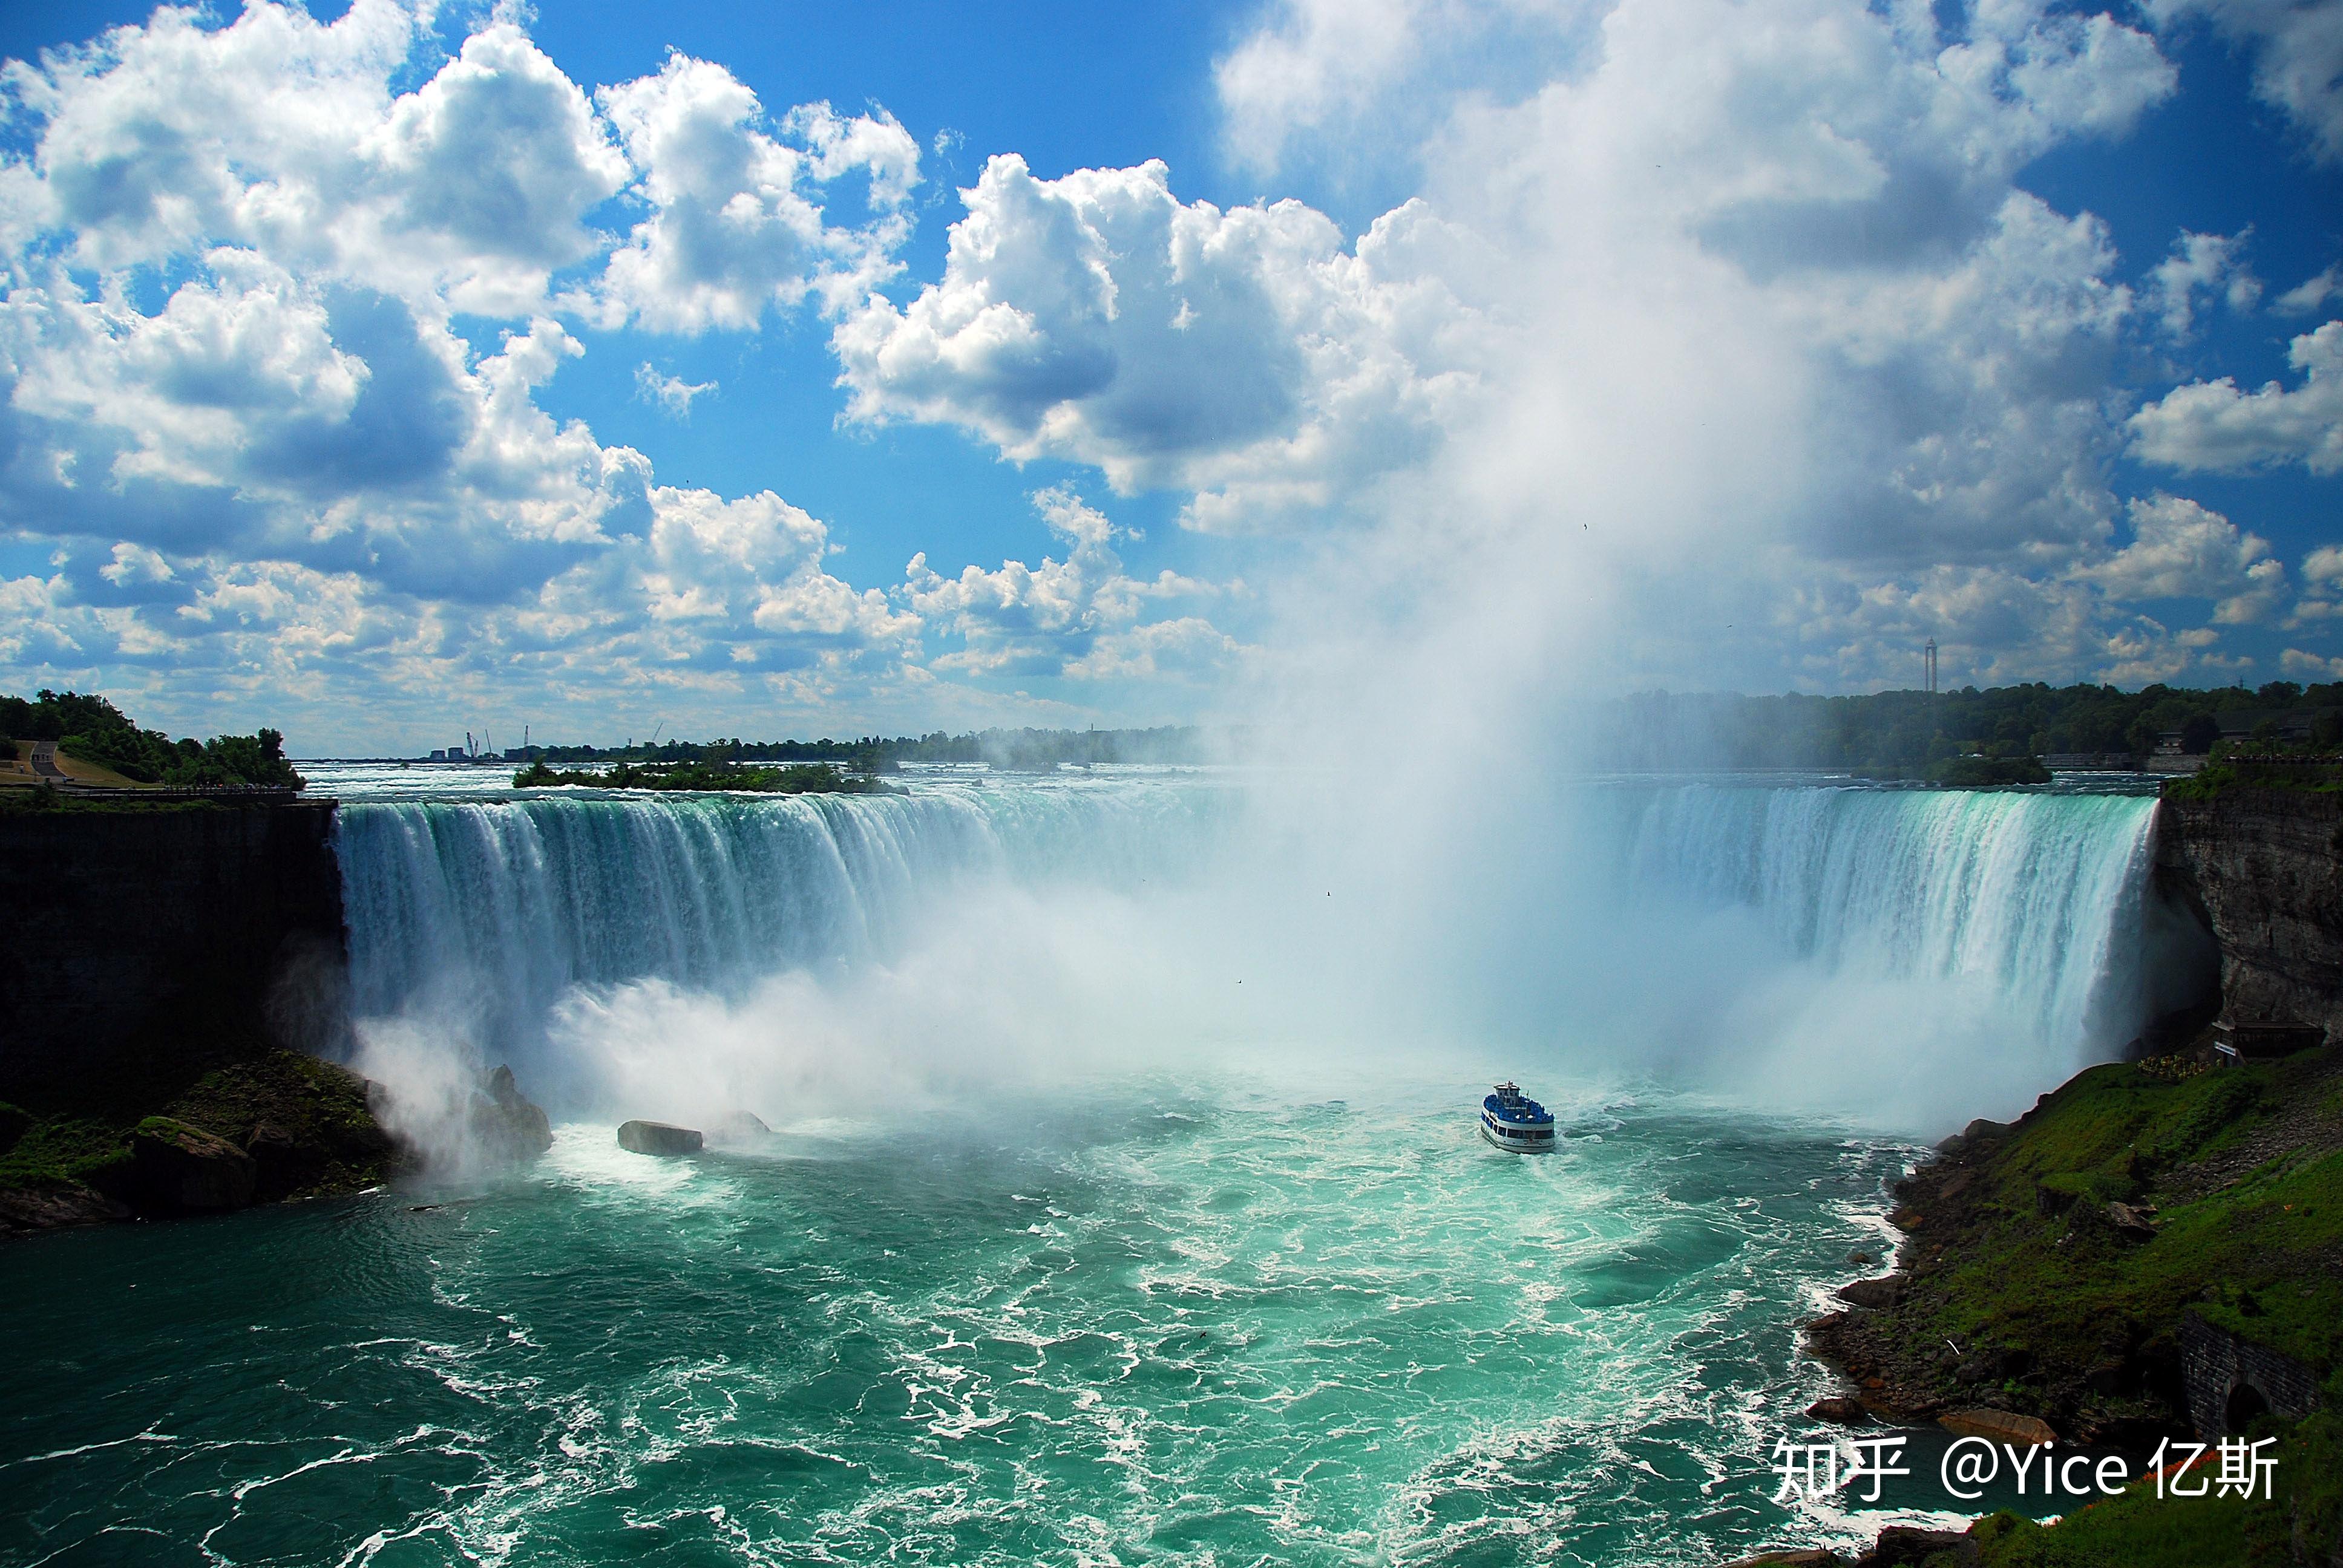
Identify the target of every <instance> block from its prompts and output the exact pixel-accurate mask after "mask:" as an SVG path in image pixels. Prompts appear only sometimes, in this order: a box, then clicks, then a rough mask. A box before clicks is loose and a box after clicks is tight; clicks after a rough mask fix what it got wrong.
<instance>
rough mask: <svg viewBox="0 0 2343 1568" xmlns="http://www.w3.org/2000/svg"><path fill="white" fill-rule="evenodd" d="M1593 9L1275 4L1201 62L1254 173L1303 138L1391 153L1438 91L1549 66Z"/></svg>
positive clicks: (1499, 0) (1422, 2) (1538, 4)
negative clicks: (1210, 61)
mask: <svg viewBox="0 0 2343 1568" xmlns="http://www.w3.org/2000/svg"><path fill="white" fill-rule="evenodd" d="M1601 10H1602V8H1601V7H1600V6H1599V5H1590V4H1586V3H1584V0H1496V3H1495V4H1481V5H1467V4H1460V3H1457V0H1277V3H1276V4H1274V5H1272V6H1270V7H1269V9H1268V14H1267V15H1265V16H1264V17H1263V18H1262V22H1261V25H1258V26H1257V27H1255V28H1254V29H1253V31H1252V32H1251V33H1250V34H1248V35H1245V36H1244V37H1243V38H1242V39H1241V40H1239V41H1238V43H1237V44H1236V45H1235V46H1234V47H1232V49H1231V50H1230V51H1229V52H1228V53H1227V54H1226V55H1222V57H1221V58H1220V59H1219V60H1218V61H1216V62H1215V63H1214V65H1213V68H1212V76H1213V85H1214V88H1215V90H1216V91H1217V92H1218V94H1219V96H1220V100H1221V105H1222V110H1223V112H1224V116H1225V120H1224V135H1225V138H1226V141H1227V144H1228V146H1229V149H1230V151H1231V152H1232V153H1233V154H1234V155H1235V156H1236V157H1237V158H1238V160H1239V161H1240V162H1242V163H1243V164H1246V165H1248V166H1252V167H1255V168H1262V169H1272V168H1275V167H1276V166H1278V165H1279V163H1280V161H1281V159H1282V158H1283V157H1284V156H1285V155H1286V154H1287V152H1288V151H1289V149H1290V148H1291V147H1292V146H1293V145H1294V144H1295V143H1296V142H1297V141H1298V140H1300V139H1302V138H1305V137H1307V138H1310V139H1311V141H1312V143H1313V144H1314V145H1315V147H1316V148H1318V149H1322V148H1324V147H1327V146H1345V147H1354V148H1360V149H1362V150H1364V151H1367V152H1369V153H1370V155H1371V156H1391V155H1393V153H1395V152H1399V151H1401V150H1403V148H1404V146H1406V145H1407V141H1408V138H1413V137H1421V136H1423V135H1424V134H1425V133H1426V132H1428V131H1430V130H1431V129H1433V126H1432V125H1431V124H1429V123H1427V120H1426V118H1425V109H1426V108H1427V107H1428V106H1433V105H1436V104H1438V103H1439V102H1440V100H1441V98H1442V97H1443V94H1442V93H1441V92H1440V91H1438V88H1439V87H1441V86H1443V85H1445V86H1448V87H1450V88H1451V89H1452V90H1453V87H1454V86H1455V85H1459V84H1461V83H1465V82H1470V83H1472V84H1473V85H1476V86H1485V85H1487V84H1488V83H1489V82H1490V80H1491V79H1492V78H1493V77H1497V78H1501V79H1502V78H1507V77H1514V79H1518V78H1517V76H1515V75H1514V73H1517V72H1518V70H1519V69H1520V68H1521V67H1523V66H1524V65H1553V64H1554V63H1556V62H1557V61H1558V59H1559V57H1560V55H1562V54H1563V52H1564V50H1565V49H1566V48H1567V46H1568V45H1571V44H1572V43H1574V42H1578V41H1583V39H1584V35H1586V34H1587V33H1588V32H1589V31H1590V30H1591V28H1592V27H1593V25H1594V23H1595V22H1596V21H1597V19H1598V18H1599V17H1600V15H1601ZM1506 65H1511V66H1513V68H1514V70H1513V72H1507V71H1506V70H1505V69H1504V67H1505V66H1506ZM1535 80H1536V78H1534V77H1532V78H1531V79H1530V80H1529V82H1528V83H1526V84H1523V85H1534V82H1535Z"/></svg>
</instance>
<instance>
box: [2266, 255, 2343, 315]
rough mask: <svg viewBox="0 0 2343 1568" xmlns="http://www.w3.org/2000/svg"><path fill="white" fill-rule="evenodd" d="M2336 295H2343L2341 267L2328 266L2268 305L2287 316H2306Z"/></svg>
mask: <svg viewBox="0 0 2343 1568" xmlns="http://www.w3.org/2000/svg"><path fill="white" fill-rule="evenodd" d="M2338 294H2343V266H2330V267H2328V269H2327V270H2326V271H2325V272H2322V273H2320V274H2318V276H2316V277H2308V278H2305V279H2303V281H2302V282H2300V283H2298V284H2296V285H2295V286H2293V287H2292V288H2289V289H2288V290H2287V291H2286V292H2285V293H2284V294H2281V295H2279V296H2278V297H2277V298H2276V299H2274V300H2272V301H2270V304H2271V306H2272V307H2274V308H2276V309H2278V310H2279V311H2282V312H2283V313H2285V314H2286V315H2288V316H2308V315H2309V314H2310V313H2311V312H2313V311H2315V310H2317V309H2318V307H2320V306H2322V305H2324V304H2326V303H2327V302H2328V299H2330V298H2332V297H2335V296H2337V295H2338Z"/></svg>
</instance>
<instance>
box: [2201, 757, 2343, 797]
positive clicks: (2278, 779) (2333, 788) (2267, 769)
mask: <svg viewBox="0 0 2343 1568" xmlns="http://www.w3.org/2000/svg"><path fill="white" fill-rule="evenodd" d="M2241 788H2250V789H2307V790H2310V791H2312V792H2314V793H2319V794H2333V793H2336V792H2337V791H2343V762H2329V761H2313V760H2296V759H2290V758H2280V759H2267V760H2265V759H2260V758H2255V757H2246V756H2230V757H2224V758H2222V759H2219V760H2217V761H2216V762H2214V763H2213V764H2212V765H2211V766H2210V767H2208V768H2204V769H2199V770H2198V771H2197V772H2195V773H2192V774H2189V775H2187V777H2185V778H2180V779H2169V780H2167V782H2166V783H2165V785H2164V789H2163V794H2164V797H2165V799H2167V800H2210V799H2213V797H2215V796H2216V795H2219V794H2221V793H2223V792H2224V791H2226V790H2229V789H2241Z"/></svg>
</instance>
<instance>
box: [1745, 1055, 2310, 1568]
mask: <svg viewBox="0 0 2343 1568" xmlns="http://www.w3.org/2000/svg"><path fill="white" fill-rule="evenodd" d="M2225 1060H2226V1059H2225V1058H2222V1057H2220V1056H2219V1055H2218V1054H2217V1053H2216V1052H2215V1051H2214V1050H2212V1048H2211V1046H2210V1045H2209V1044H2204V1045H2199V1046H2197V1047H2195V1048H2193V1049H2191V1050H2187V1051H2183V1052H2179V1053H2175V1054H2172V1055H2168V1056H2166V1057H2161V1058H2154V1059H2149V1060H2143V1061H2138V1062H2127V1063H2111V1064H2108V1065H2106V1066H2101V1067H2095V1068H2092V1069H2089V1070H2087V1071H2085V1072H2083V1073H2080V1074H2077V1076H2076V1077H2075V1078H2074V1079H2072V1080H2070V1081H2068V1082H2067V1083H2066V1084H2064V1085H2062V1086H2061V1087H2060V1088H2058V1089H2057V1090H2055V1091H2052V1092H2051V1093H2049V1094H2046V1095H2045V1096H2043V1097H2042V1099H2041V1100H2040V1101H2038V1102H2037V1103H2036V1106H2035V1108H2034V1109H2033V1110H2032V1111H2029V1112H2028V1113H2027V1114H2026V1116H2025V1117H2023V1118H2021V1119H2020V1120H2019V1121H2017V1122H2016V1123H2015V1124H2014V1125H2007V1126H2004V1125H2000V1124H1996V1123H1992V1122H1983V1121H1979V1122H1972V1123H1971V1124H1970V1126H1969V1127H1968V1128H1967V1129H1966V1130H1965V1131H1963V1132H1962V1133H1960V1134H1956V1136H1954V1137H1952V1138H1948V1139H1946V1141H1944V1142H1943V1144H1941V1145H1940V1146H1939V1147H1938V1150H1937V1152H1936V1157H1935V1158H1934V1159H1931V1160H1929V1161H1924V1162H1923V1163H1921V1164H1920V1165H1919V1166H1917V1167H1916V1169H1915V1170H1914V1171H1912V1172H1911V1173H1910V1174H1909V1175H1907V1176H1906V1178H1905V1179H1904V1180H1903V1181H1900V1182H1898V1183H1897V1184H1896V1188H1895V1190H1894V1199H1895V1204H1896V1206H1895V1208H1894V1210H1893V1211H1892V1213H1891V1214H1890V1216H1889V1218H1890V1222H1891V1223H1892V1224H1893V1225H1894V1226H1895V1227H1896V1229H1897V1230H1898V1231H1901V1232H1902V1241H1901V1243H1900V1245H1899V1246H1898V1248H1897V1251H1896V1258H1895V1260H1894V1263H1895V1266H1894V1268H1893V1269H1891V1270H1890V1271H1888V1272H1886V1273H1884V1274H1879V1275H1875V1276H1871V1277H1867V1278H1862V1279H1857V1280H1853V1281H1850V1282H1847V1283H1846V1284H1845V1285H1843V1286H1841V1287H1840V1288H1839V1290H1838V1291H1837V1292H1836V1294H1837V1296H1838V1299H1839V1301H1840V1302H1842V1303H1843V1305H1842V1306H1841V1307H1840V1308H1839V1309H1838V1310H1836V1311H1834V1312H1828V1313H1825V1315H1824V1316H1822V1317H1820V1318H1817V1319H1815V1320H1814V1321H1812V1322H1808V1323H1807V1324H1805V1327H1804V1329H1803V1330H1802V1337H1803V1340H1804V1342H1805V1348H1806V1350H1807V1351H1808V1352H1810V1353H1812V1354H1813V1355H1815V1357H1816V1358H1817V1359H1819V1360H1821V1361H1822V1362H1825V1363H1826V1364H1827V1365H1829V1366H1831V1367H1832V1368H1833V1369H1834V1370H1835V1371H1836V1372H1838V1373H1839V1374H1840V1376H1841V1377H1842V1379H1843V1380H1844V1385H1845V1386H1844V1392H1840V1393H1837V1394H1835V1395H1833V1396H1831V1397H1829V1398H1826V1399H1824V1400H1821V1401H1818V1402H1816V1403H1815V1405H1813V1406H1812V1407H1810V1408H1809V1410H1808V1411H1807V1412H1806V1413H1807V1416H1808V1418H1809V1419H1810V1420H1812V1421H1814V1422H1817V1423H1822V1424H1823V1425H1825V1427H1827V1426H1830V1425H1841V1426H1845V1425H1856V1426H1870V1425H1871V1424H1872V1423H1874V1422H1879V1423H1885V1424H1886V1425H1891V1426H1892V1425H1915V1424H1922V1423H1934V1424H1936V1425H1937V1426H1941V1427H1943V1428H1945V1429H1946V1430H1948V1431H1951V1432H1954V1433H1956V1434H1958V1435H1976V1436H1982V1437H1985V1438H1986V1439H1987V1440H1989V1441H1991V1442H1997V1443H2002V1442H2006V1443H2009V1444H2011V1445H2012V1446H2013V1447H2015V1448H2016V1449H2017V1450H2020V1451H2023V1450H2024V1449H2026V1448H2027V1447H2028V1446H2030V1445H2035V1444H2039V1443H2044V1442H2056V1444H2058V1445H2059V1446H2060V1447H2061V1448H2062V1449H2066V1450H2072V1449H2075V1448H2082V1447H2088V1448H2093V1449H2097V1450H2100V1451H2107V1450H2113V1451H2116V1452H2119V1453H2122V1454H2126V1455H2129V1456H2131V1458H2132V1463H2131V1466H2130V1469H2129V1471H2128V1473H2130V1474H2132V1475H2135V1476H2142V1475H2144V1469H2145V1467H2144V1464H2143V1463H2142V1461H2144V1459H2145V1457H2146V1456H2147V1454H2148V1453H2149V1452H2150V1451H2152V1450H2154V1449H2155V1448H2156V1447H2157V1444H2158V1442H2160V1441H2162V1440H2165V1439H2171V1440H2174V1441H2177V1442H2207V1443H2217V1442H2219V1441H2220V1440H2221V1439H2223V1438H2232V1437H2244V1436H2247V1435H2250V1436H2253V1437H2257V1438H2259V1437H2274V1438H2276V1439H2277V1440H2278V1458H2279V1464H2278V1471H2277V1473H2276V1476H2275V1482H2276V1486H2275V1494H2274V1495H2273V1496H2272V1497H2270V1498H2268V1499H2267V1500H2264V1501H2258V1502H2255V1503H2251V1504H2250V1505H2249V1504H2247V1503H2244V1502H2242V1501H2240V1500H2238V1499H2236V1498H2218V1497H2216V1498H2211V1499H2207V1500H2205V1501H2202V1502H2197V1501H2190V1502H2183V1501H2180V1500H2177V1499H2167V1498H2162V1497H2155V1498H2149V1497H2148V1496H2147V1483H2146V1482H2145V1480H2142V1481H2141V1482H2140V1483H2138V1484H2137V1485H2135V1486H2134V1487H2133V1489H2132V1490H2131V1491H2130V1492H2127V1493H2124V1494H2123V1495H2122V1496H2120V1497H2118V1498H2114V1499H2110V1500H2108V1501H2107V1502H2105V1503H2097V1504H2094V1505H2093V1506H2092V1507H2090V1508H2085V1509H2079V1510H2078V1511H2077V1512H2076V1513H2074V1514H2073V1515H2071V1516H2070V1518H2069V1519H2068V1520H2066V1521H2063V1522H2061V1523H2057V1524H2055V1525H2051V1526H2043V1525H2038V1524H2036V1523H2033V1522H2032V1521H2030V1520H2025V1519H2021V1518H2019V1517H2018V1516H2016V1515H2015V1514H2011V1513H1998V1514H1994V1515H1989V1516H1986V1517H1985V1518H1982V1519H1980V1520H1978V1521H1976V1523H1974V1524H1972V1525H1971V1526H1970V1528H1969V1529H1968V1530H1966V1531H1965V1532H1945V1531H1928V1530H1915V1529H1912V1528H1909V1527H1904V1526H1897V1527H1894V1528H1891V1529H1888V1530H1886V1531H1885V1532H1883V1533H1881V1535H1880V1536H1879V1537H1878V1538H1877V1540H1876V1541H1875V1543H1873V1545H1872V1546H1871V1547H1870V1549H1869V1550H1867V1551H1866V1552H1865V1553H1863V1554H1861V1555H1860V1556H1857V1557H1855V1558H1852V1559H1850V1558H1847V1557H1844V1556H1842V1555H1839V1554H1837V1553H1830V1552H1826V1551H1818V1550H1811V1549H1809V1550H1805V1551H1798V1552H1777V1553H1763V1554H1760V1555H1759V1556H1756V1557H1753V1558H1747V1559H1745V1560H1743V1562H1742V1563H1738V1564H1735V1568H1757V1565H1759V1564H1783V1565H1786V1564H1794V1563H1795V1564H1806V1565H1808V1568H1831V1565H1837V1568H1846V1565H1848V1564H1850V1563H1851V1564H1853V1565H1855V1568H1891V1565H1894V1564H1904V1563H1910V1564H1955V1563H1958V1564H1976V1565H1978V1568H1996V1565H1999V1564H2004V1563H2007V1564H2013V1565H2014V1564H2019V1563H2024V1564H2028V1565H2044V1568H2047V1565H2051V1564H2060V1563H2075V1564H2077V1565H2081V1564H2091V1563H2124V1564H2126V1565H2127V1568H2131V1565H2134V1564H2137V1565H2139V1568H2148V1565H2151V1564H2156V1563H2167V1562H2168V1563H2174V1564H2176V1565H2177V1564H2187V1565H2188V1568H2217V1565H2219V1564H2223V1563H2248V1562H2252V1563H2264V1562H2267V1563H2299V1564H2303V1565H2305V1568H2314V1565H2315V1568H2332V1565H2333V1564H2336V1563H2343V1046H2323V1047H2319V1048H2318V1049H2315V1050H2307V1051H2302V1052H2299V1053H2298V1054H2296V1055H2293V1056H2290V1057H2288V1058H2284V1059H2280V1060H2265V1061H2250V1060H2249V1061H2247V1062H2244V1063H2241V1064H2236V1065H2217V1064H2218V1063H2222V1062H2224V1061H2225ZM1820 1436H1821V1434H1820V1433H1817V1440H1819V1438H1820ZM2215 1511H2218V1512H2217V1513H2216V1512H2215ZM2158 1530H2166V1531H2168V1532H2172V1535H2171V1539H2172V1541H2173V1542H2174V1543H2175V1544H2174V1545H2173V1547H2172V1549H2171V1553H2170V1554H2168V1555H2167V1554H2159V1553H2160V1550H2161V1549H2159V1548H2157V1547H2155V1546H2154V1545H2152V1544H2151V1545H2141V1544H2139V1543H2137V1542H2133V1543H2132V1544H2130V1545H2127V1546H2123V1547H2119V1548H2117V1549H2116V1550H2113V1551H2110V1550H2109V1545H2110V1540H2111V1538H2113V1537H2117V1536H2122V1537H2123V1538H2125V1539H2129V1538H2130V1536H2132V1535H2137V1536H2139V1537H2140V1538H2141V1539H2143V1540H2147V1541H2150V1542H2153V1541H2154V1540H2155V1539H2156V1535H2155V1532H2157V1531H2158Z"/></svg>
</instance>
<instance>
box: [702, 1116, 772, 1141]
mask: <svg viewBox="0 0 2343 1568" xmlns="http://www.w3.org/2000/svg"><path fill="white" fill-rule="evenodd" d="M772 1136H773V1130H772V1129H771V1128H769V1127H768V1126H766V1125H765V1121H764V1118H762V1117H760V1116H759V1115H758V1114H757V1113H756V1112H755V1111H733V1112H732V1113H731V1114H730V1115H729V1116H725V1117H720V1118H719V1119H718V1120H717V1121H715V1122H714V1123H713V1124H711V1125H710V1126H709V1129H708V1141H709V1143H711V1144H713V1145H715V1146H716V1147H717V1148H719V1149H728V1148H729V1149H754V1148H755V1147H757V1145H759V1144H760V1143H766V1142H769V1141H771V1140H772Z"/></svg>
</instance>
